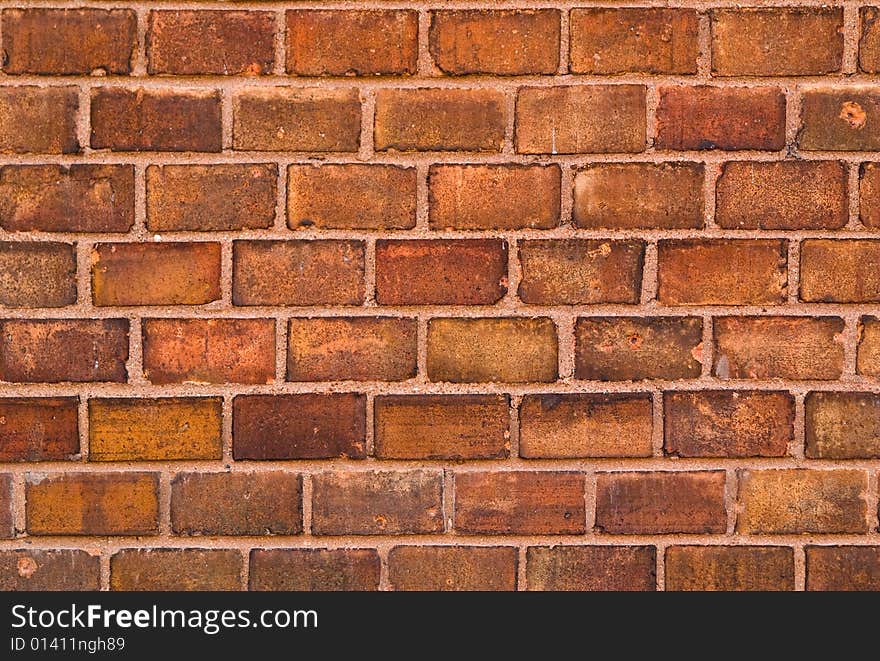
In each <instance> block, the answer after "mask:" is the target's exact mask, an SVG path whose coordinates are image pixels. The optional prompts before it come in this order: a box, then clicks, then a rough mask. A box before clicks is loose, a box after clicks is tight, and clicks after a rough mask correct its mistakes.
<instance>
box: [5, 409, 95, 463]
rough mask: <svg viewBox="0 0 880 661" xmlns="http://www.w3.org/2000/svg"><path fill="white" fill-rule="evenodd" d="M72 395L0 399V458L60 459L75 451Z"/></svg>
mask: <svg viewBox="0 0 880 661" xmlns="http://www.w3.org/2000/svg"><path fill="white" fill-rule="evenodd" d="M77 404H78V399H77V398H76V397H41V398H28V399H25V398H0V461H64V460H66V459H72V458H73V457H74V455H76V454H77V453H78V452H79V425H78V422H77Z"/></svg>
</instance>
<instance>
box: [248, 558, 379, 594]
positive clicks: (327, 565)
mask: <svg viewBox="0 0 880 661" xmlns="http://www.w3.org/2000/svg"><path fill="white" fill-rule="evenodd" d="M250 562H251V566H250V589H251V590H284V591H290V590H296V591H346V592H352V591H355V590H378V589H379V572H380V566H381V563H380V560H379V554H378V553H377V552H376V551H375V549H349V548H345V549H311V548H310V549H254V550H253V551H251V560H250Z"/></svg>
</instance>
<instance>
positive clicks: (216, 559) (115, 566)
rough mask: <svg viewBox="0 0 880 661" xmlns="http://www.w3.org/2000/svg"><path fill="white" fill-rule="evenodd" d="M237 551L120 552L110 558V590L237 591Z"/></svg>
mask: <svg viewBox="0 0 880 661" xmlns="http://www.w3.org/2000/svg"><path fill="white" fill-rule="evenodd" d="M242 562H243V558H242V555H241V551H236V550H232V549H229V550H227V549H122V550H121V551H117V552H116V553H115V554H113V556H112V557H111V558H110V589H111V590H125V591H132V590H149V591H152V592H163V591H164V592H169V591H170V592H176V591H181V590H183V591H186V592H198V591H206V590H211V591H217V590H241V566H242Z"/></svg>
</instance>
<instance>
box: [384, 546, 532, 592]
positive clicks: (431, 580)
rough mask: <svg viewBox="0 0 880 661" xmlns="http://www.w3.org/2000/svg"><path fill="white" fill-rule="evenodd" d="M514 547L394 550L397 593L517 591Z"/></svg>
mask: <svg viewBox="0 0 880 661" xmlns="http://www.w3.org/2000/svg"><path fill="white" fill-rule="evenodd" d="M516 569H517V550H516V549H515V548H514V547H512V546H421V547H419V546H395V547H394V548H392V549H391V551H390V552H389V553H388V579H389V581H390V583H391V587H392V588H393V589H394V590H422V591H424V590H429V591H432V592H433V591H445V590H452V591H463V590H479V591H486V590H504V591H512V590H516Z"/></svg>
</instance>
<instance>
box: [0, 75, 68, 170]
mask: <svg viewBox="0 0 880 661" xmlns="http://www.w3.org/2000/svg"><path fill="white" fill-rule="evenodd" d="M78 112H79V97H78V90H77V88H75V87H36V86H31V85H23V86H20V87H0V153H2V154H34V153H36V154H76V153H77V152H79V151H80V145H79V141H78V140H77V137H76V116H77V113H78Z"/></svg>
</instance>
